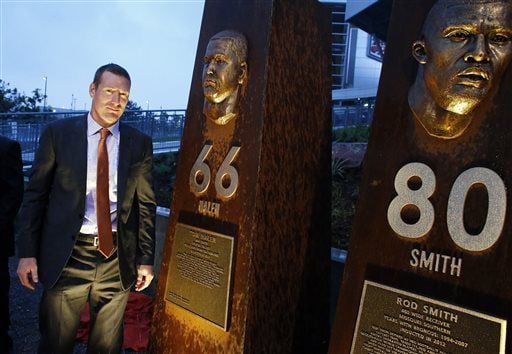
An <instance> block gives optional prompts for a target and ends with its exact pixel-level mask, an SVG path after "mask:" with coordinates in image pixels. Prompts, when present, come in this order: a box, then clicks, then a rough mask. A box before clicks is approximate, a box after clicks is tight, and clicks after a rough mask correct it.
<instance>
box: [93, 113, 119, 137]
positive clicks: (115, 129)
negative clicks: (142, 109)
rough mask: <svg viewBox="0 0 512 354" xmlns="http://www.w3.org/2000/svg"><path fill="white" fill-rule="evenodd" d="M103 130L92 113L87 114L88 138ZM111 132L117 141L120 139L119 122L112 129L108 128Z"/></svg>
mask: <svg viewBox="0 0 512 354" xmlns="http://www.w3.org/2000/svg"><path fill="white" fill-rule="evenodd" d="M101 128H102V126H101V125H99V124H98V123H96V121H95V120H94V119H93V118H92V115H91V112H89V114H87V136H88V137H89V136H92V135H94V134H96V133H98V132H99V130H100V129H101ZM107 129H108V130H110V133H111V134H112V136H113V137H114V138H116V139H119V120H118V121H117V122H116V124H114V125H113V126H111V127H108V128H107Z"/></svg>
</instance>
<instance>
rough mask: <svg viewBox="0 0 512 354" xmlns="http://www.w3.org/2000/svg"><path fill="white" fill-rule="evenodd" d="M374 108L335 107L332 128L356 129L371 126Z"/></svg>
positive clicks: (333, 108)
mask: <svg viewBox="0 0 512 354" xmlns="http://www.w3.org/2000/svg"><path fill="white" fill-rule="evenodd" d="M373 110H374V108H373V107H372V106H369V107H365V106H333V107H332V128H333V129H336V128H345V127H354V126H358V125H370V124H371V122H372V117H373Z"/></svg>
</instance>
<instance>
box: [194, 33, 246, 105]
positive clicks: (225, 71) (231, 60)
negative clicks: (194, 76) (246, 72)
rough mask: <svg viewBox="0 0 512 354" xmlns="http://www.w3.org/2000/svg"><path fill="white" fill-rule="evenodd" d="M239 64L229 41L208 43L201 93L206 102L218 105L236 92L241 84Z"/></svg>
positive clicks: (224, 39) (214, 40)
mask: <svg viewBox="0 0 512 354" xmlns="http://www.w3.org/2000/svg"><path fill="white" fill-rule="evenodd" d="M240 64H241V63H239V62H238V58H237V56H236V54H235V53H234V52H233V50H232V48H231V43H230V40H229V39H227V38H220V39H212V40H210V42H208V46H207V47H206V53H205V55H204V67H203V93H204V96H205V98H206V99H207V100H208V101H210V102H211V103H220V102H222V101H224V100H225V99H226V98H227V97H229V96H230V95H231V94H233V93H234V92H235V91H236V90H237V88H238V85H239V84H240V83H241V82H240V80H241V78H240V75H241V73H240Z"/></svg>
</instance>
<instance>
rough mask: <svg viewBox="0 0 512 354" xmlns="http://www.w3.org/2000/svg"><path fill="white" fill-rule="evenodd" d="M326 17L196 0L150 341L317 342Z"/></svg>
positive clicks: (302, 7)
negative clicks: (190, 66) (195, 40)
mask: <svg viewBox="0 0 512 354" xmlns="http://www.w3.org/2000/svg"><path fill="white" fill-rule="evenodd" d="M329 27H330V21H329V18H328V16H326V14H325V13H324V12H323V11H322V9H321V8H320V5H319V4H318V3H317V1H314V0H304V1H300V2H295V1H284V0H283V1H272V0H261V1H236V0H223V1H209V0H207V1H206V3H205V8H204V15H203V20H202V26H201V34H200V38H199V44H198V49H197V56H196V61H195V66H194V74H193V78H192V84H191V91H190V96H189V103H188V108H187V120H186V123H185V128H184V134H183V139H182V144H181V150H180V153H179V163H178V171H177V177H176V183H175V192H174V196H173V203H172V208H171V216H170V220H169V226H168V232H167V240H166V243H165V246H164V247H165V248H164V253H163V261H162V268H161V272H160V278H159V282H158V290H157V295H156V305H155V312H154V318H153V327H152V336H151V350H152V352H154V353H292V352H294V353H295V352H319V351H325V350H326V349H327V348H326V346H327V339H328V283H327V282H328V272H329V259H330V247H329V246H330V222H329V220H330V197H329V195H330V140H331V123H330V122H331V116H330V101H331V100H330V95H331V91H330V89H331V87H330V79H329V78H330V40H329V33H330V32H329ZM240 34H241V35H240ZM235 38H236V39H235ZM243 38H245V40H244V39H243ZM242 43H246V44H245V45H246V47H247V50H246V51H245V50H243V49H241V48H242V47H244V44H242ZM164 45H165V44H164ZM176 55H179V53H176ZM226 97H227V98H226Z"/></svg>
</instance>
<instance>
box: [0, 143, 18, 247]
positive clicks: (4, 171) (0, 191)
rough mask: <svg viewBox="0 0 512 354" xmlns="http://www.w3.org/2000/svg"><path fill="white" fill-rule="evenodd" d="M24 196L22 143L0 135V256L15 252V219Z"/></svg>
mask: <svg viewBox="0 0 512 354" xmlns="http://www.w3.org/2000/svg"><path fill="white" fill-rule="evenodd" d="M22 198H23V165H22V162H21V148H20V144H18V142H16V141H14V140H10V139H7V138H4V137H1V136H0V242H2V247H0V256H3V257H9V256H12V255H13V254H14V219H15V217H16V214H18V209H19V207H20V204H21V200H22Z"/></svg>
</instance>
